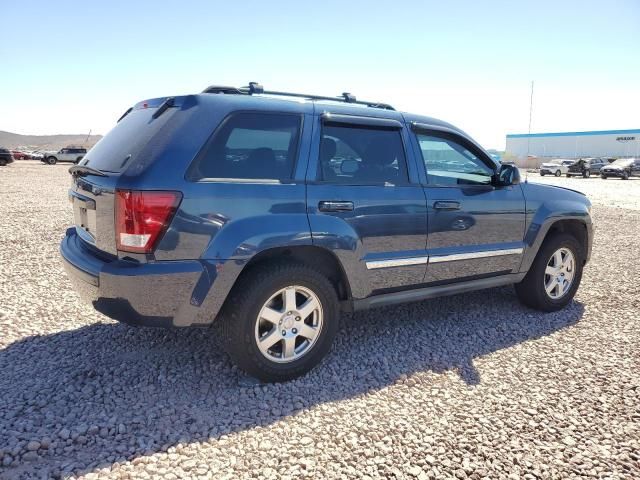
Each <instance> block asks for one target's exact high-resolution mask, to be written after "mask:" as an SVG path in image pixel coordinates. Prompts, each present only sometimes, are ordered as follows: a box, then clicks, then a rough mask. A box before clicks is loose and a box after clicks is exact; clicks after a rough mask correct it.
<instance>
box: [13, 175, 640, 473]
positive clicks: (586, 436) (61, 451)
mask: <svg viewBox="0 0 640 480" xmlns="http://www.w3.org/2000/svg"><path fill="white" fill-rule="evenodd" d="M66 170H67V167H66V166H64V165H56V166H53V167H51V166H44V165H40V164H39V163H36V162H17V163H15V164H13V165H11V166H10V167H8V168H0V211H1V212H3V215H2V216H1V217H0V232H1V234H2V242H1V248H0V298H1V299H2V300H1V304H0V372H1V374H0V478H2V479H16V478H50V477H53V478H58V477H65V478H87V479H89V478H136V479H140V478H142V479H144V478H164V479H177V478H216V479H218V478H247V477H252V478H265V479H269V478H291V479H294V478H407V479H412V478H418V479H427V478H458V479H464V478H492V479H497V478H514V479H515V478H545V479H546V478H577V477H594V478H639V477H640V373H639V367H640V361H639V357H640V329H639V328H638V327H639V322H638V321H639V314H638V309H639V308H640V289H639V288H640V287H639V285H640V283H639V281H640V274H639V272H640V247H639V245H640V243H639V241H638V237H639V234H640V227H639V225H640V212H639V211H638V206H639V205H640V181H638V180H633V181H628V182H622V181H619V180H606V181H602V180H600V179H595V178H592V179H589V180H581V179H570V180H566V179H560V180H557V179H553V180H552V181H553V183H560V184H567V185H571V186H572V187H574V188H576V187H577V188H581V187H584V188H585V189H587V188H588V189H589V191H590V192H591V193H592V194H593V195H592V196H593V198H594V204H595V206H594V209H593V214H594V218H595V222H596V225H597V238H596V244H595V250H594V254H593V261H592V263H591V264H590V265H589V266H588V268H587V269H586V271H585V276H584V279H583V284H582V287H581V288H580V290H579V291H578V295H577V297H576V301H575V302H574V303H572V304H571V305H570V306H569V307H568V308H567V309H565V310H564V311H562V312H558V313H554V314H541V313H538V312H534V311H531V310H527V309H525V308H523V307H522V306H520V304H519V303H518V302H517V300H516V298H515V295H514V293H513V292H512V289H509V288H507V289H495V290H488V291H484V292H478V293H473V294H466V295H459V296H456V297H450V298H445V299H440V300H435V301H428V302H423V303H417V304H412V305H405V306H402V307H398V308H386V309H381V310H374V311H370V312H364V313H361V314H357V315H353V316H345V317H344V318H343V321H342V326H341V330H340V333H339V337H338V341H337V343H336V345H335V348H334V350H333V352H332V354H331V355H330V357H329V358H328V359H327V361H326V362H325V363H324V364H323V365H322V366H321V367H320V368H317V369H315V370H314V371H313V372H311V373H310V374H308V375H307V376H305V377H304V378H301V379H299V380H297V381H294V382H290V383H287V384H280V385H255V384H254V383H252V382H251V381H249V380H248V379H247V378H246V377H244V376H243V375H242V374H240V373H239V372H238V371H237V370H236V369H235V368H234V367H232V366H231V364H230V363H229V360H228V359H227V357H226V356H225V355H224V354H223V353H221V352H220V348H219V347H218V345H217V344H216V339H215V338H214V336H213V335H212V334H211V332H209V331H207V330H192V331H188V330H179V331H163V330H153V329H134V328H130V327H126V326H123V325H119V324H117V323H115V322H112V321H110V320H109V319H107V318H105V317H103V316H101V315H99V314H97V313H95V312H94V311H93V310H92V309H91V308H88V307H86V306H84V305H82V304H81V303H79V301H78V299H77V296H76V294H75V293H74V292H73V291H71V289H70V285H69V282H68V281H67V279H66V278H65V275H64V273H63V270H62V268H61V265H60V262H59V260H58V253H57V248H58V242H59V240H60V238H61V236H62V235H63V232H64V229H65V227H66V226H67V225H69V224H70V223H71V220H72V217H71V211H70V208H69V205H68V203H67V199H66V190H67V188H68V185H69V178H68V175H67V173H66ZM536 180H539V178H538V179H536ZM25 191H28V192H30V193H28V194H25ZM612 199H615V200H612ZM611 204H615V205H618V207H615V208H612V207H610V205H611ZM621 206H624V208H622V207H621Z"/></svg>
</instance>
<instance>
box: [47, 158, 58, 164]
mask: <svg viewBox="0 0 640 480" xmlns="http://www.w3.org/2000/svg"><path fill="white" fill-rule="evenodd" d="M57 161H58V159H57V158H56V157H49V158H47V163H48V164H49V165H55V164H56V162H57Z"/></svg>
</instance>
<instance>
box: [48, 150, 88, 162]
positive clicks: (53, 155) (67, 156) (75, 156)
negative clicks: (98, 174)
mask: <svg viewBox="0 0 640 480" xmlns="http://www.w3.org/2000/svg"><path fill="white" fill-rule="evenodd" d="M86 153H87V149H86V148H84V147H67V148H63V149H62V150H59V151H57V152H44V153H43V156H42V159H41V161H42V162H44V163H48V164H49V165H55V164H56V163H57V162H72V163H78V162H79V161H80V160H82V158H83V157H84V156H85V155H86Z"/></svg>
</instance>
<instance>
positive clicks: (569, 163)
mask: <svg viewBox="0 0 640 480" xmlns="http://www.w3.org/2000/svg"><path fill="white" fill-rule="evenodd" d="M573 163H574V161H573V160H565V161H564V162H562V165H573Z"/></svg>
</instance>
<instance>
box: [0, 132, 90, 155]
mask: <svg viewBox="0 0 640 480" xmlns="http://www.w3.org/2000/svg"><path fill="white" fill-rule="evenodd" d="M101 138H102V135H91V136H90V137H89V138H88V139H87V135H86V134H81V133H79V134H76V135H20V134H18V133H11V132H4V131H2V130H0V147H5V148H18V147H20V148H24V149H25V150H59V149H61V148H64V147H66V146H67V145H78V146H83V147H87V148H91V147H93V146H94V145H95V144H96V143H98V140H100V139H101ZM85 140H86V142H85Z"/></svg>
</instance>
